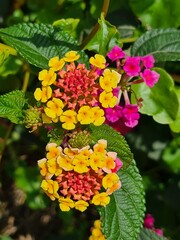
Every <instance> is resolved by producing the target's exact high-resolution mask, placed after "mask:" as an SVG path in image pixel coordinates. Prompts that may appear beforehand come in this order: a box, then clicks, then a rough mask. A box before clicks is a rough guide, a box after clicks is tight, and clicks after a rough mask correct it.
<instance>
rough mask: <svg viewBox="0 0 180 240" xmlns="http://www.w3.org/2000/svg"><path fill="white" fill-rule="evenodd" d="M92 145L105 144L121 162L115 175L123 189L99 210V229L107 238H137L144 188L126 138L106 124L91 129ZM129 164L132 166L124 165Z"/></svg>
mask: <svg viewBox="0 0 180 240" xmlns="http://www.w3.org/2000/svg"><path fill="white" fill-rule="evenodd" d="M90 129H91V131H92V133H91V135H92V136H91V137H92V140H93V141H94V142H97V141H98V140H99V139H106V140H107V141H108V150H109V151H116V152H117V154H118V157H119V158H120V159H121V160H122V161H123V163H124V164H125V167H123V168H122V169H121V170H120V171H119V172H118V173H117V174H118V176H119V177H120V180H121V182H122V187H121V189H119V190H118V191H115V192H114V193H113V194H112V195H111V201H110V203H109V204H108V205H107V206H106V207H105V208H104V207H102V208H99V212H100V215H101V218H102V230H103V232H104V234H105V237H106V239H108V240H110V239H112V240H113V239H116V240H132V239H137V236H138V234H139V232H140V229H141V227H142V223H143V217H144V211H145V206H144V202H145V200H144V189H143V184H142V178H141V176H140V174H139V171H138V169H137V167H136V166H135V161H133V160H132V158H133V156H132V153H131V152H130V149H129V147H128V145H127V143H126V141H125V139H124V138H123V137H122V136H121V135H120V134H119V133H117V132H116V131H115V130H113V129H112V128H110V127H109V126H107V125H103V126H100V127H93V126H91V127H90ZM129 161H130V162H131V165H128V164H127V163H129Z"/></svg>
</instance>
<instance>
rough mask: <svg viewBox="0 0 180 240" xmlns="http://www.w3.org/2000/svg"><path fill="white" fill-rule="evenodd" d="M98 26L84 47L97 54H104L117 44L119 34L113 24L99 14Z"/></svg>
mask: <svg viewBox="0 0 180 240" xmlns="http://www.w3.org/2000/svg"><path fill="white" fill-rule="evenodd" d="M98 23H99V25H100V28H99V30H98V32H97V33H96V35H95V36H94V37H93V38H92V39H91V40H90V41H89V42H88V44H87V45H86V46H85V47H84V49H88V50H89V51H95V52H97V53H99V54H102V55H106V53H107V52H108V51H109V50H110V49H111V48H112V47H113V46H114V45H119V44H120V42H119V39H120V34H119V32H118V30H117V29H116V27H115V26H113V25H111V24H110V23H109V22H108V21H106V20H105V19H104V17H103V16H101V19H99V20H98Z"/></svg>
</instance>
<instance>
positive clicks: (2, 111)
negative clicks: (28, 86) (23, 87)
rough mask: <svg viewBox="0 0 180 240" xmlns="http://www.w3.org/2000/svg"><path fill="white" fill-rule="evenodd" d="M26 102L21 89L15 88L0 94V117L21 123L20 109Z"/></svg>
mask: <svg viewBox="0 0 180 240" xmlns="http://www.w3.org/2000/svg"><path fill="white" fill-rule="evenodd" d="M25 103H26V99H25V94H24V92H23V91H20V90H17V91H12V92H10V93H7V94H4V95H1V96H0V117H4V118H8V119H9V120H10V121H11V122H13V123H21V121H22V117H23V115H22V109H23V107H24V105H25Z"/></svg>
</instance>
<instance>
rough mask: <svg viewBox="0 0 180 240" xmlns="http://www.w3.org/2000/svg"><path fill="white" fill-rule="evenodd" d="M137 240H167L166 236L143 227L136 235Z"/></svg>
mask: <svg viewBox="0 0 180 240" xmlns="http://www.w3.org/2000/svg"><path fill="white" fill-rule="evenodd" d="M138 240H167V238H165V237H161V236H159V235H157V234H156V233H155V232H153V231H152V230H150V229H147V228H143V229H142V230H141V233H140V235H139V237H138Z"/></svg>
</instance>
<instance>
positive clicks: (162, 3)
mask: <svg viewBox="0 0 180 240" xmlns="http://www.w3.org/2000/svg"><path fill="white" fill-rule="evenodd" d="M129 4H130V6H131V9H132V10H133V12H134V13H135V15H136V16H137V17H138V19H139V20H140V21H141V22H142V24H144V25H145V26H148V27H151V28H156V27H159V28H160V27H161V28H168V27H179V25H180V15H179V9H180V1H179V0H173V1H172V0H144V1H139V0H130V1H129Z"/></svg>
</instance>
